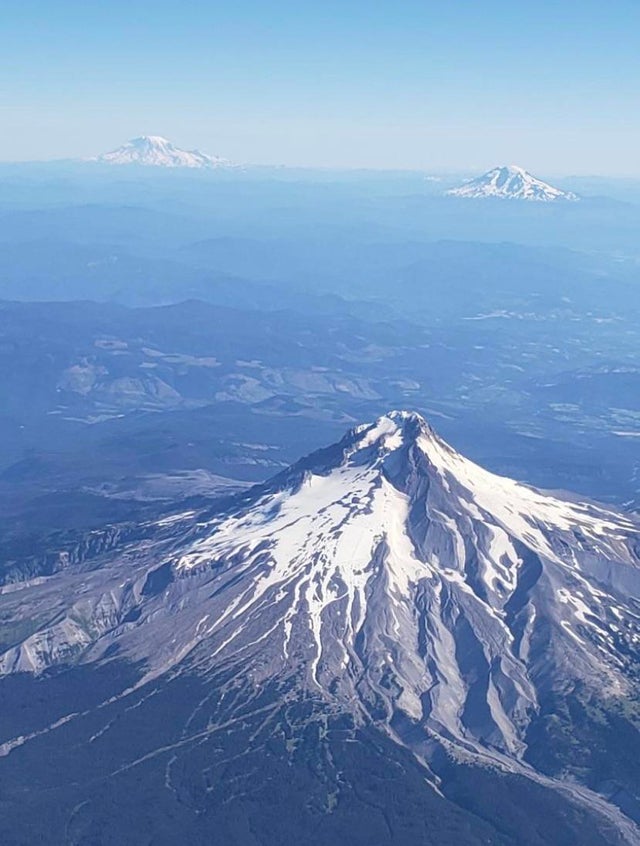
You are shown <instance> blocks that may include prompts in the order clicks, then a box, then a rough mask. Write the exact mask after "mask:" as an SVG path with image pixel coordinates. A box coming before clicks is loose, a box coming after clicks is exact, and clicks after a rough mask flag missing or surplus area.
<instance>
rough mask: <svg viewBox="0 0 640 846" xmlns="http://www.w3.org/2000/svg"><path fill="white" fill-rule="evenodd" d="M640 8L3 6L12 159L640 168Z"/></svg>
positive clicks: (586, 3)
mask: <svg viewBox="0 0 640 846" xmlns="http://www.w3.org/2000/svg"><path fill="white" fill-rule="evenodd" d="M639 79H640V3H639V2H638V0H613V2H609V3H602V2H601V0H600V2H593V0H561V2H550V1H549V0H538V2H533V0H525V2H513V0H512V2H503V1H502V0H488V2H482V3H481V2H468V0H457V2H413V0H409V2H388V0H379V2H377V3H370V2H361V0H346V2H344V0H343V2H336V0H323V2H314V3H309V2H282V1H281V0H274V2H259V1H258V0H236V2H233V3H231V2H225V3H217V2H194V0H187V2H182V3H178V2H163V0H156V2H145V0H110V2H77V0H56V2H51V0H20V2H16V0H5V2H4V3H3V4H2V22H1V23H0V98H1V99H0V108H1V114H2V127H3V132H2V135H1V137H0V159H3V160H25V159H27V160H28V159H46V158H56V157H80V156H89V155H92V154H95V153H99V152H104V151H105V149H110V148H113V147H116V146H118V145H119V144H121V143H122V142H123V141H125V140H127V139H128V138H131V137H132V136H136V135H140V134H160V135H165V136H167V137H169V138H170V139H171V140H172V141H174V142H175V143H176V144H178V145H179V146H182V147H187V148H190V147H199V148H201V149H203V150H204V151H206V152H210V153H214V154H217V155H221V156H224V157H226V158H229V159H232V160H235V161H246V162H253V163H258V164H288V165H312V166H313V165H318V166H329V167H334V166H339V167H376V168H425V169H433V170H437V169H442V168H448V169H471V170H474V169H484V168H486V167H490V166H492V165H494V164H497V163H509V162H517V163H519V164H523V165H525V166H527V167H528V168H530V169H532V170H533V171H534V172H535V171H541V172H544V173H546V174H569V173H601V174H613V175H615V174H619V175H621V174H628V175H640V153H639V151H640V86H639V84H638V80H639Z"/></svg>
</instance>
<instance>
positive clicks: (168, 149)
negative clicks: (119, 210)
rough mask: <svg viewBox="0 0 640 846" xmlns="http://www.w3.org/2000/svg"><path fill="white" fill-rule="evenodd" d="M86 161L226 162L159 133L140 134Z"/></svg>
mask: <svg viewBox="0 0 640 846" xmlns="http://www.w3.org/2000/svg"><path fill="white" fill-rule="evenodd" d="M90 161H95V162H100V163H102V164H110V165H132V164H135V165H144V166H152V167H168V168H176V167H187V168H215V167H223V166H228V165H229V162H228V161H227V160H226V159H222V158H220V157H218V156H210V155H208V154H207V153H202V152H200V151H199V150H182V149H181V148H179V147H176V146H175V145H174V144H172V143H171V141H169V140H168V139H167V138H164V137H163V136H162V135H140V136H138V137H137V138H132V139H131V140H130V141H127V143H126V144H123V145H122V146H121V147H118V148H116V149H115V150H111V151H110V152H108V153H103V154H102V155H100V156H96V157H95V158H93V159H91V160H90Z"/></svg>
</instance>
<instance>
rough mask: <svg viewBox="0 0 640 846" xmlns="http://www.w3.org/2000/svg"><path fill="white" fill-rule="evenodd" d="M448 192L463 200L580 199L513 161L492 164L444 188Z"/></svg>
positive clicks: (544, 200)
mask: <svg viewBox="0 0 640 846" xmlns="http://www.w3.org/2000/svg"><path fill="white" fill-rule="evenodd" d="M447 195H448V196H450V197H463V198H465V199H485V198H495V199H501V200H529V201H535V202H553V201H557V200H571V201H575V200H578V199H579V197H578V195H577V194H573V193H572V192H571V191H562V190H561V189H560V188H556V187H554V186H553V185H550V184H549V183H548V182H543V181H542V180H541V179H538V178H537V177H535V176H533V175H532V174H531V173H529V172H528V171H527V170H525V169H524V168H523V167H520V165H514V164H512V165H502V166H499V167H494V168H492V169H491V170H488V171H487V172H486V173H483V174H482V175H481V176H477V177H475V179H471V180H469V181H468V182H465V183H464V184H463V185H460V186H459V187H458V188H452V189H451V190H450V191H447Z"/></svg>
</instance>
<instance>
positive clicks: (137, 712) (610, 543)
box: [0, 411, 640, 846]
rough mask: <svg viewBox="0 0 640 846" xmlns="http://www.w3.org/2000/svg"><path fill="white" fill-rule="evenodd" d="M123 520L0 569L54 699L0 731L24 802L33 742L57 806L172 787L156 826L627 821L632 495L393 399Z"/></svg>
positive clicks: (500, 828)
mask: <svg viewBox="0 0 640 846" xmlns="http://www.w3.org/2000/svg"><path fill="white" fill-rule="evenodd" d="M109 538H110V540H109V542H108V543H107V542H101V541H98V540H96V539H95V538H94V539H93V540H92V541H91V543H86V544H84V546H81V547H79V548H78V549H77V550H75V551H74V550H71V551H69V550H67V551H65V552H64V553H63V554H61V556H60V559H59V561H60V563H59V567H58V569H59V572H57V573H55V574H54V575H53V576H51V577H49V578H44V577H38V578H35V579H33V580H32V581H31V582H25V583H22V584H15V585H11V586H7V588H5V589H4V591H3V593H2V594H0V643H1V644H2V654H1V657H0V672H1V673H2V674H3V676H4V679H3V680H0V692H3V691H6V693H5V695H7V696H8V695H11V692H12V691H13V690H14V688H13V687H12V686H11V680H12V679H13V678H14V677H19V678H20V679H23V678H25V674H27V677H29V676H30V675H33V674H35V676H34V683H36V682H35V680H36V679H37V684H38V696H37V697H36V698H35V701H36V703H45V704H41V705H37V704H36V705H34V706H33V708H43V709H45V708H46V709H49V710H48V711H47V715H46V716H44V715H42V714H40V713H38V716H37V718H34V717H33V714H32V713H31V711H29V712H28V714H27V716H25V718H24V719H25V721H26V724H25V725H17V726H16V727H15V728H14V730H13V733H12V734H11V733H7V732H5V737H4V738H0V740H2V739H4V746H0V755H4V756H5V757H4V758H2V757H0V779H1V780H2V783H3V784H6V785H11V790H12V791H14V792H15V794H16V802H23V800H24V796H25V795H27V792H28V791H27V792H25V791H26V787H25V788H24V790H22V789H21V784H22V782H21V778H22V776H21V773H22V772H23V771H25V772H26V771H27V770H24V767H22V764H21V761H22V756H23V755H27V756H31V757H30V760H32V761H33V760H36V761H38V760H42V766H43V772H44V775H43V776H42V779H43V781H41V782H39V784H40V789H39V790H38V791H31V793H30V794H29V795H30V796H33V797H35V798H33V799H32V800H30V801H32V802H36V800H37V801H41V802H42V803H45V804H46V801H47V800H48V797H51V796H54V798H55V801H56V803H57V806H56V813H57V818H60V816H61V815H60V810H59V804H60V802H61V801H62V800H61V798H60V796H61V792H60V791H61V788H60V773H61V772H68V773H71V774H72V776H70V777H69V782H68V784H67V787H66V788H65V791H66V792H64V802H65V803H66V805H65V807H66V806H67V805H68V808H69V814H72V813H75V811H74V810H73V809H77V808H79V807H84V806H85V805H86V804H88V805H89V806H90V807H94V808H100V807H102V804H101V803H104V802H105V801H107V800H108V801H111V799H110V798H109V797H112V796H114V795H116V794H117V795H120V794H119V793H118V791H121V794H122V797H123V798H122V801H123V802H125V803H131V802H132V801H133V802H145V801H148V797H149V795H153V796H155V801H156V804H155V805H154V807H156V806H158V805H159V806H161V807H163V814H164V801H163V802H158V801H157V800H158V797H160V796H164V797H165V798H166V801H167V802H168V803H169V804H168V805H167V808H166V810H167V814H168V816H167V817H166V818H165V817H164V816H163V818H162V820H160V821H159V822H158V825H164V826H165V827H166V826H169V829H170V827H171V825H177V826H184V824H185V823H184V816H185V814H186V815H187V817H188V819H189V820H190V819H191V817H190V816H189V814H191V813H193V820H197V821H198V822H197V826H196V823H195V822H193V825H194V826H196V827H195V828H194V829H193V831H194V832H196V834H197V832H200V835H198V836H201V839H198V836H196V834H194V835H193V836H192V838H191V841H190V842H196V843H205V842H209V841H208V840H207V839H206V837H208V836H209V834H210V833H211V831H214V830H215V831H216V832H218V834H220V832H222V833H226V836H227V841H228V842H234V843H238V844H245V843H246V844H250V843H251V844H253V843H260V844H262V843H264V844H272V843H273V844H275V843H279V842H296V838H297V840H298V842H313V843H318V844H329V843H333V842H340V841H341V842H349V843H361V842H362V843H363V844H364V843H366V842H371V841H372V838H373V839H374V840H375V842H376V843H381V844H407V846H408V844H410V843H415V842H437V843H438V844H439V845H440V846H445V845H446V844H453V843H456V844H464V846H467V844H478V846H480V844H483V843H495V844H501V846H510V845H511V844H516V843H520V844H524V846H541V844H543V843H544V844H563V843H569V842H580V843H583V844H589V846H605V844H616V843H617V844H637V843H638V842H639V841H638V839H637V838H638V829H637V828H636V826H635V823H634V822H633V820H634V819H636V821H638V820H640V811H639V809H640V800H639V798H638V785H637V781H634V779H635V778H636V775H637V765H636V762H637V754H638V753H639V752H640V740H639V739H638V732H637V728H634V726H635V722H634V721H635V720H636V719H637V714H636V713H635V711H634V709H633V707H632V705H631V704H630V703H633V702H634V701H637V696H638V693H639V690H640V688H639V684H638V671H639V670H640V660H639V657H640V656H639V637H638V629H637V625H638V619H639V618H640V605H639V603H638V597H640V523H639V522H638V520H637V519H636V518H634V517H632V516H626V515H623V514H620V513H617V512H615V511H612V510H611V509H608V508H605V507H602V506H598V505H595V504H591V503H584V502H579V501H574V500H573V499H570V498H561V497H559V496H556V495H551V494H548V493H543V492H541V491H538V490H536V489H534V488H531V487H528V486H527V485H524V484H521V483H519V482H515V481H512V480H510V479H507V478H503V477H500V476H496V475H494V474H492V473H489V472H488V471H486V470H483V469H482V468H480V467H479V466H477V465H476V464H474V463H473V462H471V461H469V460H467V459H465V458H464V457H462V456H461V455H459V454H458V453H457V452H455V450H453V449H452V448H451V447H450V446H449V445H447V444H446V443H445V442H444V441H443V440H442V439H441V438H440V437H439V436H438V435H437V434H436V433H435V432H434V431H433V429H431V427H430V426H429V425H428V424H427V422H426V421H425V420H424V419H423V418H422V417H421V416H420V415H418V414H415V413H411V412H405V411H395V412H390V413H389V414H387V415H385V416H383V417H381V418H379V419H378V420H377V421H375V422H374V423H372V424H368V425H363V426H358V427H356V428H354V429H352V430H351V431H350V432H348V433H347V435H346V436H345V437H344V438H343V439H342V440H341V441H340V442H339V443H337V444H335V445H333V446H331V447H328V448H326V449H323V450H320V451H318V452H316V453H314V454H312V455H310V456H309V457H307V458H305V459H303V460H302V461H300V462H298V463H297V464H295V465H293V466H292V467H291V468H289V469H288V470H287V471H285V472H284V473H282V474H280V475H279V476H276V477H275V478H274V479H272V480H271V481H269V482H267V483H265V484H264V485H260V486H258V487H256V488H253V489H252V490H250V491H248V492H246V493H241V494H238V495H237V496H236V497H235V498H233V499H231V500H228V501H226V502H224V503H222V502H221V503H220V504H219V505H217V506H215V505H214V506H213V507H212V508H210V509H209V510H199V511H198V510H195V511H194V510H191V511H188V512H178V513H175V514H173V515H170V516H165V517H163V518H162V519H158V520H156V521H153V522H150V523H145V524H144V525H142V526H135V527H131V528H129V529H126V528H125V529H121V530H119V532H118V533H116V534H115V535H114V534H111V535H109ZM51 561H52V556H51V555H50V556H49V557H48V559H47V566H48V567H49V571H50V570H51ZM54 569H55V568H54ZM31 573H33V568H31ZM25 621H28V623H27V622H25ZM65 668H67V669H66V670H65ZM69 668H73V672H71V670H70V669H69ZM118 668H121V669H118ZM65 672H66V674H67V675H65ZM85 676H86V679H85V682H86V681H88V680H90V679H95V680H97V681H95V682H94V684H93V685H92V686H91V690H92V692H93V691H95V693H92V695H95V697H97V698H96V699H95V701H94V703H93V704H90V703H89V704H88V703H87V702H83V703H82V705H80V704H78V702H76V700H75V696H76V695H77V694H76V691H77V690H78V680H77V679H78V677H81V678H82V677H85ZM132 676H133V678H132ZM65 678H68V679H69V681H68V685H69V689H70V691H71V692H70V693H66V694H65V693H64V691H65V681H64V679H65ZM48 679H49V680H48ZM105 679H108V680H109V683H108V684H107V682H106V681H105ZM20 684H25V682H20ZM47 685H50V686H51V689H52V690H53V691H55V696H53V695H52V697H51V698H50V699H51V701H50V700H49V698H48V697H47V696H46V688H47ZM17 689H19V690H20V691H22V693H21V694H20V695H21V696H22V698H23V699H24V697H25V696H28V689H26V690H25V688H23V687H18V688H17ZM43 691H44V692H43ZM63 694H64V695H63ZM65 696H66V697H67V699H65ZM66 702H68V704H65V703H66ZM56 709H57V710H56ZM12 725H13V724H12ZM126 738H130V740H129V741H127V739H126ZM85 746H86V747H87V749H91V750H93V751H94V754H95V756H97V757H96V759H95V760H96V761H99V762H101V763H100V766H101V767H103V768H104V771H102V770H101V771H100V774H99V775H96V771H95V769H90V770H86V768H87V766H89V764H88V763H87V761H90V760H92V759H91V757H89V758H86V757H85V753H84V751H83V750H84V749H85ZM621 748H624V749H625V750H626V751H625V752H624V754H622V753H621V751H620V750H621ZM595 750H597V755H596V756H595V757H593V756H594V754H595ZM627 757H628V758H629V765H628V766H627V765H626V764H625V761H626V759H627ZM621 762H622V763H621ZM63 764H64V766H63ZM83 767H84V768H85V769H84V770H83ZM32 769H33V767H32ZM138 770H139V772H140V775H138V776H137V777H136V775H135V774H136V772H137V771H138ZM89 773H90V775H91V777H90V778H89ZM142 773H146V776H145V777H144V778H143V777H142ZM129 775H131V778H132V779H133V780H130V779H129ZM47 778H50V779H54V780H55V787H56V790H55V791H53V790H52V789H51V790H50V789H48V788H47V784H48V782H47ZM85 780H86V782H87V784H84V781H85ZM156 782H157V784H156ZM65 783H66V782H65ZM278 784H281V787H282V792H281V793H280V792H279V788H278V786H277V785H278ZM43 785H44V786H43ZM92 785H93V787H92ZM285 785H286V789H285ZM45 788H47V789H45ZM154 791H156V792H157V793H158V795H157V796H156V794H155V793H154ZM298 791H300V792H298ZM280 795H281V796H282V797H283V798H282V801H283V802H284V801H285V798H286V804H287V808H288V811H287V813H286V814H285V813H284V810H285V808H284V805H282V802H280V799H278V798H277V797H279V796H280ZM37 797H40V799H38V798H37ZM105 797H107V798H106V799H105ZM274 797H276V798H274ZM405 799H406V801H408V802H409V803H410V804H411V806H412V807H413V812H412V813H411V814H410V813H409V810H408V808H405V804H404V803H405ZM3 801H4V802H5V804H6V803H7V802H9V801H10V799H7V797H6V796H5V797H4V800H3ZM114 801H115V800H114ZM274 802H275V805H274ZM278 803H280V804H278ZM278 808H280V810H278ZM354 808H358V809H359V812H361V813H360V815H359V816H358V815H357V814H356V817H355V818H354V817H352V816H350V815H351V814H352V813H353V809H354ZM367 808H369V811H367V810H366V809H367ZM380 808H382V809H383V817H380V820H381V821H382V820H383V819H386V823H383V822H381V823H380V824H381V826H382V827H381V829H380V831H377V832H376V831H375V828H376V825H377V824H376V823H373V822H372V825H373V829H372V830H370V829H369V819H370V818H369V816H368V814H372V815H373V816H372V817H371V819H372V820H373V819H378V815H379V811H380ZM185 809H186V810H185ZM189 809H191V810H189ZM251 809H253V810H251ZM44 810H46V809H45V807H44V805H43V806H42V807H41V808H40V812H41V815H42V816H44V818H47V815H46V814H44ZM85 813H86V814H88V811H86V812H84V811H83V814H85ZM95 813H96V811H92V814H94V815H95ZM133 813H134V812H133V811H131V812H129V817H127V816H126V815H124V814H123V819H127V820H130V818H131V814H133ZM83 814H80V817H79V819H80V820H82V818H83ZM229 814H231V815H232V817H233V819H238V818H244V815H251V814H254V815H255V814H257V815H258V816H257V817H256V819H255V820H254V821H253V822H252V823H251V826H250V827H251V828H255V826H256V825H261V824H263V823H264V821H265V819H267V818H268V820H269V825H268V826H267V829H268V831H269V832H271V833H270V834H264V836H263V837H262V839H259V840H253V839H251V837H250V836H249V834H246V836H245V835H243V834H242V832H240V833H238V831H239V830H237V829H234V828H233V826H232V823H231V822H229V821H228V820H230V819H231V817H228V815H229ZM363 815H364V816H363ZM5 816H6V815H5ZM62 816H63V817H64V815H62ZM143 816H144V815H143ZM285 818H286V819H285ZM407 818H410V819H411V820H412V822H411V823H410V826H414V828H411V830H410V829H409V828H406V826H407V824H408V823H407V821H406V820H407ZM145 819H146V817H145ZM363 819H366V822H365V823H362V820H363ZM163 820H164V821H163ZM207 820H209V823H208V824H209V825H210V826H211V828H210V829H207V828H206V825H205V823H206V821H207ZM258 820H259V821H258ZM442 820H444V821H445V823H444V828H442V825H443V823H442V822H441V821H442ZM127 824H128V825H129V824H130V823H129V822H127ZM145 824H146V823H145ZM66 825H67V829H68V827H69V825H70V823H67V824H66ZM73 825H74V826H76V825H79V821H78V819H76V818H75V817H74V818H73ZM234 825H235V824H234ZM363 825H364V828H362V826H363ZM198 826H200V827H202V826H204V827H203V828H202V829H201V828H199V827H198ZM229 826H231V828H229ZM283 826H285V827H286V826H289V828H286V830H285V828H283ZM291 826H293V827H294V828H291ZM295 826H299V828H297V829H296V828H295ZM318 826H319V827H320V828H317V827H318ZM385 826H386V827H385ZM425 826H426V827H425ZM316 828H317V830H318V832H322V831H324V832H325V835H324V836H320V834H318V835H317V836H315V835H314V836H315V839H313V838H310V837H309V836H308V835H309V832H310V831H316ZM83 830H84V829H83ZM181 830H183V829H181ZM189 830H190V831H191V829H189ZM129 831H130V829H129ZM207 832H209V834H207ZM234 832H235V834H234ZM358 832H360V833H361V834H362V836H361V837H360V835H359V834H358ZM0 833H2V824H0ZM374 834H375V837H373V835H374ZM232 835H233V837H232ZM114 836H115V835H114ZM270 838H271V839H270ZM323 838H324V839H323ZM73 842H78V843H80V842H84V841H81V840H77V841H73ZM119 842H127V843H128V842H129V841H126V840H122V837H121V839H120V840H119ZM131 842H134V840H132V841H131Z"/></svg>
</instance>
